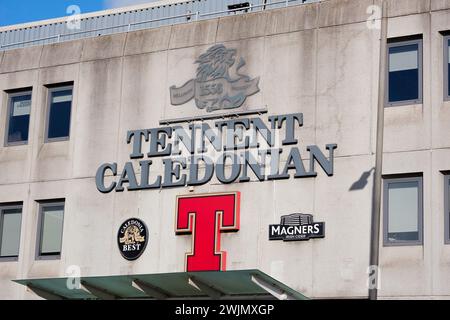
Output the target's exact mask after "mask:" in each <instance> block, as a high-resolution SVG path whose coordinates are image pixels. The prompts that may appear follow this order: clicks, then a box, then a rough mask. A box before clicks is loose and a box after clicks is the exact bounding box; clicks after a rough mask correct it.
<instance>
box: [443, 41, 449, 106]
mask: <svg viewBox="0 0 450 320" xmlns="http://www.w3.org/2000/svg"><path fill="white" fill-rule="evenodd" d="M449 41H450V35H446V36H444V101H450V91H449V81H450V79H449V77H450V74H449V70H448V64H449V59H450V47H449V45H448V43H449Z"/></svg>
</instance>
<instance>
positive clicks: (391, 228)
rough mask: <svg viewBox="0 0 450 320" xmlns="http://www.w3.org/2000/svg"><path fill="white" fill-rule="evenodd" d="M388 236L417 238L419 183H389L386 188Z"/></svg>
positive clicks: (394, 238) (396, 238) (402, 238)
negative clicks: (387, 188)
mask: <svg viewBox="0 0 450 320" xmlns="http://www.w3.org/2000/svg"><path fill="white" fill-rule="evenodd" d="M388 212H389V217H388V238H389V240H390V241H396V240H410V241H418V240H419V184H418V182H417V181H413V182H398V183H390V184H389V190H388Z"/></svg>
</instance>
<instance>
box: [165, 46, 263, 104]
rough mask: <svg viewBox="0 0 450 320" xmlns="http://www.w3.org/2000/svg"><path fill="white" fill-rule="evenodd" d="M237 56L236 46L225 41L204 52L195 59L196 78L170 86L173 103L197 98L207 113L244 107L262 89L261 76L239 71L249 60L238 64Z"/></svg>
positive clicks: (197, 101) (197, 102) (241, 60)
mask: <svg viewBox="0 0 450 320" xmlns="http://www.w3.org/2000/svg"><path fill="white" fill-rule="evenodd" d="M236 55H237V50H236V49H228V48H226V47H225V46H224V45H223V44H217V45H214V46H212V47H211V48H209V49H208V50H207V51H206V52H205V53H203V54H201V55H200V56H199V57H198V58H197V59H196V60H195V63H197V64H198V67H197V70H196V78H195V79H192V80H189V81H188V82H186V83H185V84H184V85H183V86H181V87H179V88H177V87H175V86H172V87H170V102H171V104H172V105H174V106H178V105H182V104H185V103H187V102H188V101H190V100H192V99H194V100H195V105H196V106H197V108H199V109H205V110H206V111H207V112H212V111H216V110H221V109H234V108H239V107H241V106H242V104H243V103H244V102H245V100H246V99H247V97H249V96H251V95H253V94H255V93H258V92H259V87H258V84H259V78H255V79H251V78H250V77H248V76H246V75H243V74H241V73H240V72H239V70H240V69H241V68H242V67H244V65H245V61H244V59H243V58H242V57H241V58H240V59H239V62H238V63H237V64H236V61H237V58H236ZM235 64H236V65H235Z"/></svg>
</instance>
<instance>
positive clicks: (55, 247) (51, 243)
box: [40, 206, 64, 255]
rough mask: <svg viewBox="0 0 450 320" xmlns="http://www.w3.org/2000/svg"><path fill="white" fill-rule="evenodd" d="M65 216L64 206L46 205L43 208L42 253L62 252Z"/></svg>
mask: <svg viewBox="0 0 450 320" xmlns="http://www.w3.org/2000/svg"><path fill="white" fill-rule="evenodd" d="M63 218H64V207H63V206H52V207H44V208H43V209H42V219H43V220H42V230H41V250H40V253H41V254H43V255H45V254H59V253H60V251H61V241H62V229H63Z"/></svg>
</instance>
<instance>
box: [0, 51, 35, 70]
mask: <svg viewBox="0 0 450 320" xmlns="http://www.w3.org/2000/svg"><path fill="white" fill-rule="evenodd" d="M42 50H43V46H35V47H28V48H21V49H14V50H8V51H5V52H4V54H3V59H2V65H1V66H0V73H6V72H14V71H20V70H28V69H34V68H38V67H39V60H40V59H41V53H42Z"/></svg>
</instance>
